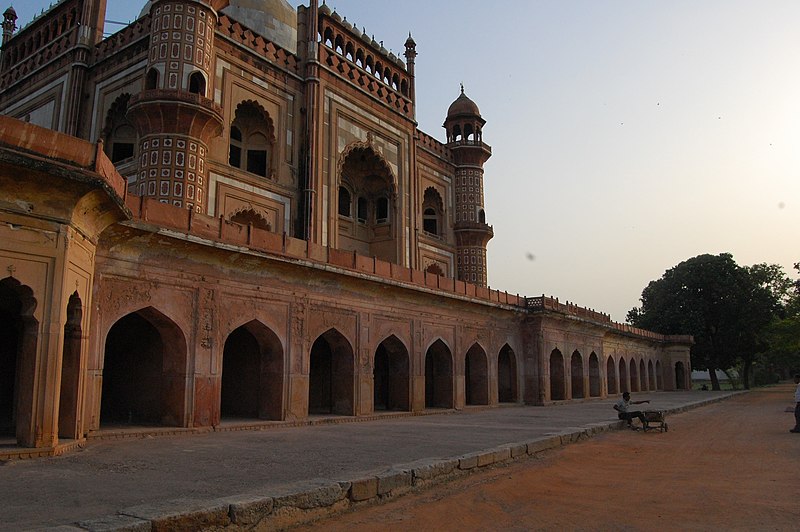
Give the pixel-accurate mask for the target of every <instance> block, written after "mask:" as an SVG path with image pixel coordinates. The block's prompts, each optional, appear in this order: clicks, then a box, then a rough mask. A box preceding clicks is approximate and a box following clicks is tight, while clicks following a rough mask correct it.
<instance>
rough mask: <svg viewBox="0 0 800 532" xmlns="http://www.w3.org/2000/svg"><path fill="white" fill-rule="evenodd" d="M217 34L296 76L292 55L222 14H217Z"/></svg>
mask: <svg viewBox="0 0 800 532" xmlns="http://www.w3.org/2000/svg"><path fill="white" fill-rule="evenodd" d="M217 33H218V34H219V35H220V36H222V37H226V38H228V39H231V40H232V41H235V42H237V43H239V44H241V45H244V46H246V47H247V48H250V49H251V50H253V51H255V52H256V54H257V55H258V56H259V57H262V58H264V59H266V60H267V61H269V62H270V63H272V64H274V65H277V66H278V67H280V68H284V69H286V70H288V71H289V72H291V73H293V74H298V65H297V57H295V55H294V54H292V53H291V52H289V51H287V50H284V49H283V48H281V47H280V46H278V45H277V44H275V43H273V42H272V41H269V40H267V39H265V38H264V37H262V36H261V35H259V34H257V33H255V32H254V31H252V30H251V29H250V28H247V27H245V26H242V25H241V24H240V23H239V22H237V21H235V20H233V19H231V18H229V17H227V16H225V15H224V14H222V13H220V14H219V20H218V21H217Z"/></svg>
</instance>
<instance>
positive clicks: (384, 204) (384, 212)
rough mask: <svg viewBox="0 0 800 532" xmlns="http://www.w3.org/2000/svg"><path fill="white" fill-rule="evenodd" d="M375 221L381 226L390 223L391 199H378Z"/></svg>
mask: <svg viewBox="0 0 800 532" xmlns="http://www.w3.org/2000/svg"><path fill="white" fill-rule="evenodd" d="M375 221H376V222H377V223H379V224H385V223H386V222H388V221H389V199H388V198H378V201H377V203H376V204H375Z"/></svg>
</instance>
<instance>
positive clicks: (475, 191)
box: [444, 85, 494, 286]
mask: <svg viewBox="0 0 800 532" xmlns="http://www.w3.org/2000/svg"><path fill="white" fill-rule="evenodd" d="M484 124H486V121H485V120H484V119H483V118H482V117H481V112H480V110H479V109H478V105H477V104H476V103H475V102H473V101H472V100H471V99H469V98H468V97H467V95H466V94H464V85H461V94H460V95H459V96H458V98H456V100H455V101H454V102H453V103H452V104H451V105H450V108H449V109H448V110H447V118H446V119H445V121H444V128H445V129H446V130H447V147H448V148H449V149H450V152H451V153H452V154H453V163H454V164H455V167H456V171H455V179H454V183H455V192H456V193H455V198H456V213H455V214H456V223H455V226H454V227H453V229H454V231H455V236H456V254H457V268H458V278H459V280H461V281H466V282H470V283H474V284H477V285H479V286H486V284H487V274H486V244H487V243H488V242H489V240H491V238H492V237H493V236H494V231H493V229H492V226H490V225H488V224H487V223H486V213H485V212H484V210H483V165H484V163H485V162H486V160H487V159H489V157H491V156H492V149H491V148H490V147H489V146H487V145H486V144H484V143H483V126H484Z"/></svg>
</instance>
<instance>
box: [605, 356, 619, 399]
mask: <svg viewBox="0 0 800 532" xmlns="http://www.w3.org/2000/svg"><path fill="white" fill-rule="evenodd" d="M606 387H607V388H608V390H607V392H606V393H608V394H609V395H611V394H616V393H619V387H618V386H617V365H616V364H614V357H608V361H607V362H606Z"/></svg>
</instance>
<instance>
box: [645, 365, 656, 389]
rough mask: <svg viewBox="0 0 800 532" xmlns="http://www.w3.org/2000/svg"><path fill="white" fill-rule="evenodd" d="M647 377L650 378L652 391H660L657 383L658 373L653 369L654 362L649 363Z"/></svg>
mask: <svg viewBox="0 0 800 532" xmlns="http://www.w3.org/2000/svg"><path fill="white" fill-rule="evenodd" d="M647 375H648V376H649V381H650V389H651V390H658V382H656V373H655V370H654V369H653V361H652V360H648V361H647Z"/></svg>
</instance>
